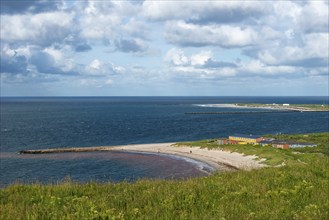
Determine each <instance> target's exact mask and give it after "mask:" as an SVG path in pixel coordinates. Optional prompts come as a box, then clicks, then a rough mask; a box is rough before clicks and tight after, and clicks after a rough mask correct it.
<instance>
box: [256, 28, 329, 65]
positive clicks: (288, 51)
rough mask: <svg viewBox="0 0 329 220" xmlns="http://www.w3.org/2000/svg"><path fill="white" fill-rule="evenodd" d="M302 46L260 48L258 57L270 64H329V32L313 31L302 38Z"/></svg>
mask: <svg viewBox="0 0 329 220" xmlns="http://www.w3.org/2000/svg"><path fill="white" fill-rule="evenodd" d="M302 41H303V42H302V45H301V46H290V45H289V44H288V45H282V46H281V47H272V48H264V49H261V50H259V52H258V58H259V59H260V60H261V61H262V62H264V63H267V64H270V65H287V64H288V65H296V66H301V67H303V66H318V65H328V57H329V54H328V53H329V52H328V48H329V34H328V33H312V34H306V35H304V36H303V38H302Z"/></svg>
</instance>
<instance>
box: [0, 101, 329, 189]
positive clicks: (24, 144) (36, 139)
mask: <svg viewBox="0 0 329 220" xmlns="http://www.w3.org/2000/svg"><path fill="white" fill-rule="evenodd" d="M328 101H329V100H328V97H327V96H316V97H313V96H312V97H311V96H308V97H245V96H244V97H236V96H235V97H1V102H0V110H1V122H0V127H1V155H0V159H1V163H0V164H1V172H0V187H6V186H8V185H10V184H12V183H53V184H56V183H60V182H63V181H67V180H68V179H69V180H70V181H76V182H89V181H98V182H120V181H128V182H131V181H136V180H139V179H143V178H148V179H150V178H151V179H185V178H192V177H198V176H206V175H208V174H209V170H211V167H209V165H207V164H205V163H202V162H200V161H196V160H191V159H188V158H184V157H178V156H170V155H162V154H150V153H148V154H144V153H133V152H125V153H124V152H89V153H86V152H85V153H61V154H39V155H26V154H25V155H21V154H19V153H18V152H19V151H20V150H28V149H46V148H63V147H90V146H116V145H126V144H142V143H164V142H180V141H193V140H200V139H215V138H220V137H227V136H228V135H231V134H235V133H239V134H257V135H263V134H300V133H313V132H328V131H329V124H328V123H329V113H328V112H293V113H285V112H275V113H267V112H264V110H258V109H253V110H252V111H256V112H257V111H260V112H259V113H250V109H241V108H229V107H214V106H212V104H231V103H264V104H273V103H277V104H283V103H289V104H328ZM273 111H275V110H273ZM191 112H194V113H195V112H225V114H186V113H191ZM236 112H239V113H240V114H236Z"/></svg>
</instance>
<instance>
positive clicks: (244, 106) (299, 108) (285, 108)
mask: <svg viewBox="0 0 329 220" xmlns="http://www.w3.org/2000/svg"><path fill="white" fill-rule="evenodd" d="M195 106H199V107H210V108H239V109H266V110H277V111H292V112H328V109H312V108H310V107H305V106H295V105H291V106H282V105H271V104H256V105H255V104H195ZM319 106H320V105H319Z"/></svg>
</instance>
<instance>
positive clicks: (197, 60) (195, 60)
mask: <svg viewBox="0 0 329 220" xmlns="http://www.w3.org/2000/svg"><path fill="white" fill-rule="evenodd" d="M212 56H213V55H212V52H211V51H210V50H207V51H201V52H200V53H198V54H195V55H192V56H191V64H192V65H193V66H196V65H198V66H202V65H204V64H205V63H206V62H207V61H208V60H210V59H212Z"/></svg>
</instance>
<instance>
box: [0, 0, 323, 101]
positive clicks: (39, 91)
mask: <svg viewBox="0 0 329 220" xmlns="http://www.w3.org/2000/svg"><path fill="white" fill-rule="evenodd" d="M328 10H329V5H328V1H322V0H313V1H306V0H302V1H288V0H285V1H256V0H255V1H223V0H221V1H142V0H135V1H110V0H103V1H101V0H99V1H72V0H71V1H50V0H49V1H46V0H33V1H26V0H24V1H23V0H22V1H17V0H16V1H12V0H10V1H4V0H1V95H2V96H64V95H68V96H76V95H78V96H89V95H90V96H120V95H123V96H126V95H133V96H134V95H153V96H154V95H169V96H171V95H200V96H203V95H218V96H221V95H223V96H224V95H236V96H242V95H256V96H264V95H274V96H275V95H287V96H289V95H291V96H294V95H326V96H327V95H328V87H329V82H328V80H329V79H328V78H329V77H328V57H329V56H328V51H329V45H328V44H329V34H328V32H329V31H328V29H329V27H328V26H329V24H328V20H329V18H328Z"/></svg>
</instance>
